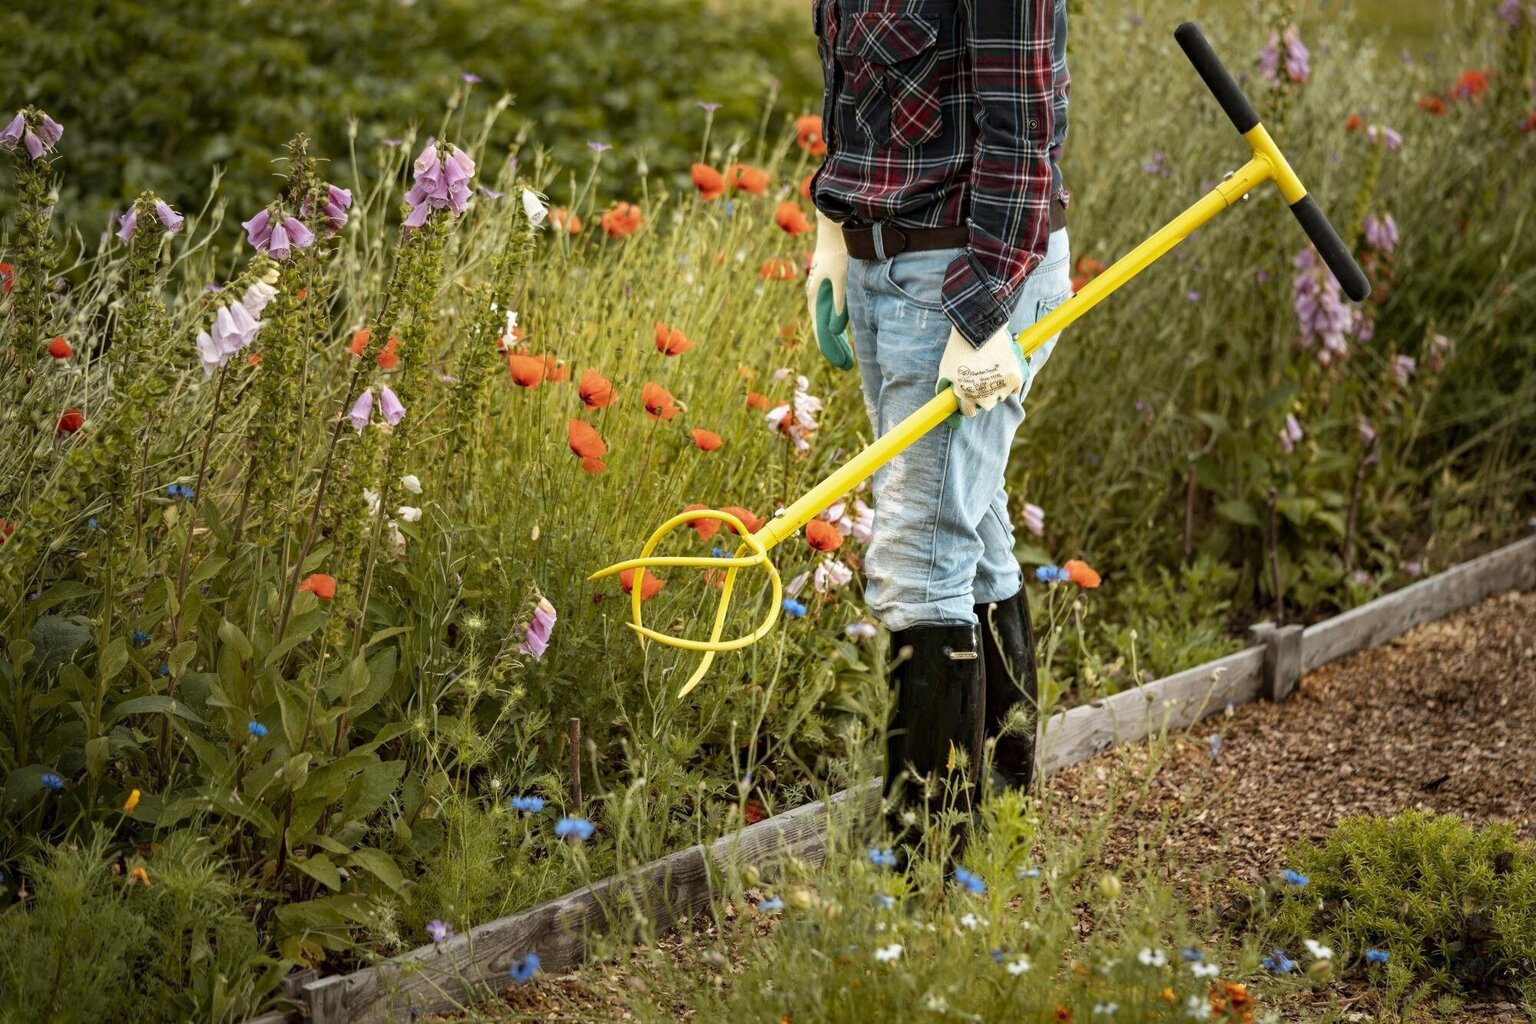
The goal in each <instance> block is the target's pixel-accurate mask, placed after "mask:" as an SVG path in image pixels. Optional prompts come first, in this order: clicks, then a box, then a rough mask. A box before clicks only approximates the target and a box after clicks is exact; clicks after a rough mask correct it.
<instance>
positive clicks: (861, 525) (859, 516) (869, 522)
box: [853, 498, 875, 546]
mask: <svg viewBox="0 0 1536 1024" xmlns="http://www.w3.org/2000/svg"><path fill="white" fill-rule="evenodd" d="M874 531H875V510H874V509H872V508H870V507H869V506H868V505H866V504H864V502H863V501H862V500H860V499H858V498H855V499H853V539H854V540H856V541H858V542H859V543H860V544H863V545H865V546H868V545H869V541H870V538H871V537H873V536H874Z"/></svg>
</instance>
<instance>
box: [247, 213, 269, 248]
mask: <svg viewBox="0 0 1536 1024" xmlns="http://www.w3.org/2000/svg"><path fill="white" fill-rule="evenodd" d="M240 226H241V227H243V228H245V234H246V237H247V238H248V239H250V242H251V245H253V246H255V247H256V248H257V249H259V250H260V251H262V252H266V251H267V246H268V244H269V243H270V242H271V240H272V211H271V210H262V211H261V212H260V213H258V214H257V215H256V216H254V217H252V218H251V219H250V220H248V221H246V222H245V223H244V224H241V225H240Z"/></svg>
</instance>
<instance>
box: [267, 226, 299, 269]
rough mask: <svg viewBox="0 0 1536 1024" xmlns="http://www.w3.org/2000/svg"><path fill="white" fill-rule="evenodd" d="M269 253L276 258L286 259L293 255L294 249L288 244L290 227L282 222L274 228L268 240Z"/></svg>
mask: <svg viewBox="0 0 1536 1024" xmlns="http://www.w3.org/2000/svg"><path fill="white" fill-rule="evenodd" d="M267 255H269V256H271V257H272V258H273V259H275V260H286V259H287V258H288V257H289V256H291V255H293V249H292V248H291V247H290V246H289V244H288V229H287V228H285V227H283V225H281V224H279V225H277V226H276V227H274V228H273V229H272V238H271V240H270V241H269V242H267Z"/></svg>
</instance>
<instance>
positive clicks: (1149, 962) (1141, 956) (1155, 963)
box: [1136, 949, 1168, 967]
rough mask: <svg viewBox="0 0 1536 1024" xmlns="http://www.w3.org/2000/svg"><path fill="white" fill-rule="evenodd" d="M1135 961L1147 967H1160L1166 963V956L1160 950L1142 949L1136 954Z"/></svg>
mask: <svg viewBox="0 0 1536 1024" xmlns="http://www.w3.org/2000/svg"><path fill="white" fill-rule="evenodd" d="M1136 959H1137V960H1140V961H1141V962H1142V963H1143V964H1145V965H1146V966H1148V967H1162V966H1163V965H1164V964H1166V963H1167V962H1168V954H1166V953H1164V952H1163V951H1162V950H1160V949H1144V950H1142V951H1141V952H1140V953H1137V954H1136Z"/></svg>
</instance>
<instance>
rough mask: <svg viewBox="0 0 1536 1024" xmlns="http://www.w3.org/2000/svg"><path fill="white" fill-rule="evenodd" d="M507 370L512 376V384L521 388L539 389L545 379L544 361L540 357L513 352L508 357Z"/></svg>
mask: <svg viewBox="0 0 1536 1024" xmlns="http://www.w3.org/2000/svg"><path fill="white" fill-rule="evenodd" d="M507 369H508V370H509V371H510V372H511V374H512V383H514V384H516V385H517V386H518V387H520V388H532V387H537V386H538V385H539V382H540V381H542V380H543V379H544V360H542V359H540V358H539V357H538V356H525V355H521V354H520V353H517V352H512V353H510V354H508V356H507Z"/></svg>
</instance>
